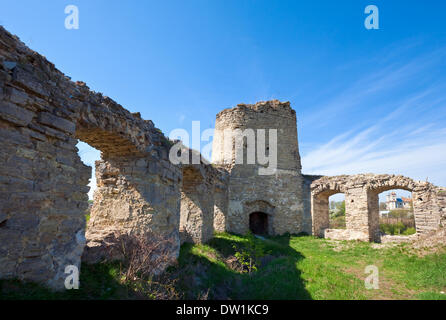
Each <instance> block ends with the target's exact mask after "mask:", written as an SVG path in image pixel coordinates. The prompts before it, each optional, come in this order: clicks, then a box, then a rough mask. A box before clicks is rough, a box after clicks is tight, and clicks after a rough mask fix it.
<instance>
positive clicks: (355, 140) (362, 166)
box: [302, 121, 446, 185]
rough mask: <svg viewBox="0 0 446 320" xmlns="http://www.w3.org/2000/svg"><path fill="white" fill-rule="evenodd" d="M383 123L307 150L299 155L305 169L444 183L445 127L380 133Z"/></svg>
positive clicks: (445, 178) (445, 177) (410, 128)
mask: <svg viewBox="0 0 446 320" xmlns="http://www.w3.org/2000/svg"><path fill="white" fill-rule="evenodd" d="M386 123H387V124H388V122H386V121H383V122H382V123H381V124H377V125H373V126H371V127H369V128H366V129H364V130H362V131H361V132H359V133H351V132H350V133H348V134H341V135H339V136H337V137H335V138H333V139H332V140H331V141H329V142H327V143H325V144H323V145H320V146H318V147H317V148H316V149H314V150H312V151H310V152H308V153H307V154H306V155H304V156H303V157H302V166H303V168H304V171H305V173H309V174H323V175H338V174H357V173H368V172H373V173H394V174H403V175H406V176H409V177H412V178H414V179H417V180H425V179H426V178H429V181H432V182H434V183H437V184H443V185H445V184H446V170H444V168H445V166H446V129H444V128H433V127H434V124H428V125H426V126H424V127H420V128H418V127H417V126H416V125H413V124H409V125H406V126H404V127H402V128H395V129H391V130H388V132H387V133H386V134H383V135H380V134H379V132H380V131H382V129H383V127H384V128H391V127H389V126H386ZM379 128H380V130H379Z"/></svg>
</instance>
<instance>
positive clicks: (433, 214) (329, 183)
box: [311, 174, 445, 241]
mask: <svg viewBox="0 0 446 320" xmlns="http://www.w3.org/2000/svg"><path fill="white" fill-rule="evenodd" d="M392 189H404V190H407V191H411V192H412V197H413V199H414V204H413V205H414V216H415V226H416V230H417V233H419V234H425V233H429V232H431V231H435V230H438V229H439V228H440V227H441V226H442V221H444V216H445V215H444V212H445V203H444V196H443V195H442V190H443V189H442V188H439V187H436V186H434V185H432V184H431V183H428V182H423V181H414V180H412V179H410V178H407V177H404V176H399V175H387V174H381V175H379V174H358V175H352V176H347V175H344V176H334V177H321V178H319V179H315V180H314V181H312V184H311V201H312V205H311V210H312V221H313V234H315V235H318V236H326V237H330V238H333V239H343V240H351V239H353V238H354V235H357V239H358V240H364V235H367V237H366V238H368V240H370V241H380V240H381V235H380V232H379V198H378V195H379V194H380V193H381V192H384V191H387V190H392ZM340 192H341V193H344V194H345V209H346V210H345V211H346V213H345V215H346V217H345V218H346V226H347V229H346V230H336V231H334V230H328V231H327V229H328V228H329V218H328V217H329V215H328V198H329V197H330V196H331V195H333V194H336V193H340ZM386 239H387V238H386ZM386 241H387V240H386Z"/></svg>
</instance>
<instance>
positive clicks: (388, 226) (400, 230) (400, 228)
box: [379, 222, 416, 236]
mask: <svg viewBox="0 0 446 320" xmlns="http://www.w3.org/2000/svg"><path fill="white" fill-rule="evenodd" d="M379 229H380V230H381V232H383V233H385V234H389V235H392V236H393V235H405V236H408V235H411V234H415V233H416V230H415V228H413V227H408V226H406V225H404V224H403V223H402V222H398V223H381V224H380V225H379Z"/></svg>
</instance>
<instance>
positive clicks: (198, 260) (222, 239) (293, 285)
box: [178, 234, 311, 300]
mask: <svg viewBox="0 0 446 320" xmlns="http://www.w3.org/2000/svg"><path fill="white" fill-rule="evenodd" d="M259 241H263V243H264V245H265V251H266V252H268V253H269V254H268V255H267V256H266V257H265V259H264V261H262V263H261V265H260V266H259V268H258V270H257V271H255V272H252V273H251V274H247V273H241V272H238V271H236V270H234V269H233V268H231V266H230V265H229V264H228V259H231V258H232V259H234V254H235V250H234V248H233V245H234V244H237V246H238V247H243V245H244V242H246V239H245V238H244V237H243V236H237V235H231V234H223V235H217V236H216V237H215V238H214V239H212V240H211V241H210V242H209V243H208V244H207V245H202V246H194V245H191V244H184V245H183V246H182V248H181V253H180V259H179V266H178V267H179V268H180V269H182V276H181V279H180V284H181V286H182V288H181V290H183V291H184V292H186V298H190V299H196V298H197V296H200V295H201V296H203V295H204V294H207V298H209V299H219V300H220V299H237V300H240V299H261V300H276V299H284V300H296V299H302V300H308V299H311V295H310V294H309V293H308V291H307V290H306V289H305V281H304V280H303V279H302V276H301V271H300V270H299V269H298V268H297V263H298V262H299V261H300V260H302V259H304V258H305V257H304V256H303V255H302V254H301V253H300V252H298V251H296V250H295V249H293V248H291V247H290V246H289V242H290V235H285V236H280V237H274V238H270V239H268V238H267V239H265V240H259Z"/></svg>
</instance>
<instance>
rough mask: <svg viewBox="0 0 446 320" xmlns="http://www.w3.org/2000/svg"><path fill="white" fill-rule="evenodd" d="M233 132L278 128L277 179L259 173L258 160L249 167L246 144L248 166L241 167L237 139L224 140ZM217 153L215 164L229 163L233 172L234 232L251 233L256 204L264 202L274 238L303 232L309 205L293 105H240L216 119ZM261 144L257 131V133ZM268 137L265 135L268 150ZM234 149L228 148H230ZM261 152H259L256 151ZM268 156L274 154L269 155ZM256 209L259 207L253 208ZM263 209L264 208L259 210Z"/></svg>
mask: <svg viewBox="0 0 446 320" xmlns="http://www.w3.org/2000/svg"><path fill="white" fill-rule="evenodd" d="M225 129H230V130H235V129H241V130H246V129H253V130H257V129H266V130H267V132H268V129H277V138H278V141H277V160H278V165H277V169H276V170H274V174H272V175H261V174H259V168H264V167H265V166H264V165H261V164H259V161H258V157H257V156H256V159H255V163H254V164H247V156H246V150H247V149H249V148H250V145H249V144H250V142H249V140H247V141H245V143H244V162H243V163H244V164H237V163H236V161H235V160H236V159H235V155H236V151H235V139H232V140H231V141H227V140H225V138H226V139H227V136H226V137H225V135H224V130H225ZM215 130H216V132H215V136H214V141H213V149H212V162H213V163H215V164H217V165H226V166H227V167H228V171H229V172H230V178H229V191H228V199H229V202H228V212H227V229H228V231H231V232H235V233H241V234H243V233H246V232H247V231H248V230H249V215H250V214H251V213H252V212H253V211H252V210H254V209H253V208H252V207H253V206H252V205H251V204H255V203H263V204H264V208H263V210H265V211H268V212H265V213H267V214H268V220H269V221H268V225H269V226H270V230H269V231H270V233H271V234H283V233H286V232H289V233H299V232H301V231H303V230H304V228H305V227H304V225H305V223H304V221H303V216H304V205H303V201H302V188H303V180H302V176H301V173H300V170H301V164H300V156H299V150H298V144H297V128H296V113H295V111H294V110H293V109H292V108H291V107H290V104H289V103H288V102H285V103H282V102H279V101H277V100H274V101H268V102H259V103H257V104H255V105H244V104H241V105H238V106H237V107H235V108H232V109H226V110H223V111H221V112H220V113H219V114H218V115H217V119H216V125H215ZM255 133H256V137H255V138H256V139H255V141H257V140H258V134H257V133H258V132H257V131H256V132H255ZM268 142H269V139H268V134H267V135H266V140H265V143H266V148H267V150H268V148H269V147H270V146H269V145H268ZM228 145H229V148H228ZM256 150H257V148H256ZM267 152H269V151H267ZM254 207H255V205H254ZM259 210H260V209H259Z"/></svg>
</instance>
